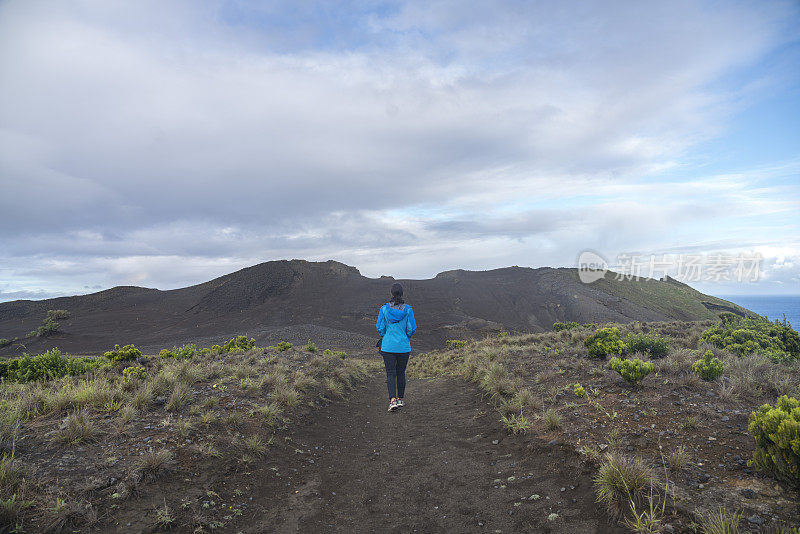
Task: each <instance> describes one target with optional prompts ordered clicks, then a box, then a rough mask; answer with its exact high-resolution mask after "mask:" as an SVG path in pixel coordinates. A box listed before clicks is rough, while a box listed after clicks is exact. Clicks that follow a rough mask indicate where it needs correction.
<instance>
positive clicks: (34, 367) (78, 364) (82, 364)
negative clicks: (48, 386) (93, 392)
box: [0, 349, 107, 382]
mask: <svg viewBox="0 0 800 534" xmlns="http://www.w3.org/2000/svg"><path fill="white" fill-rule="evenodd" d="M105 365H107V363H106V362H105V361H103V360H101V359H100V358H69V357H66V356H64V355H62V354H61V351H60V350H58V349H50V350H48V351H47V352H45V353H44V354H38V355H36V356H29V355H27V354H25V355H23V356H22V357H20V358H13V359H10V360H5V361H0V380H3V381H6V382H30V381H34V380H52V379H55V378H63V377H65V376H75V375H81V374H84V373H87V372H89V371H91V370H94V369H97V368H100V367H103V366H105Z"/></svg>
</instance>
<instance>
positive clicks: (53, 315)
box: [45, 310, 69, 321]
mask: <svg viewBox="0 0 800 534" xmlns="http://www.w3.org/2000/svg"><path fill="white" fill-rule="evenodd" d="M64 319H69V312H68V311H67V310H47V315H46V316H45V321H48V320H50V321H61V320H64Z"/></svg>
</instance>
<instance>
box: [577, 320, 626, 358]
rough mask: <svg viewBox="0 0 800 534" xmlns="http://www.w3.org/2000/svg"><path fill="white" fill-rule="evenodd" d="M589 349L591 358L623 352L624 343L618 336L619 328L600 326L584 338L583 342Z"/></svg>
mask: <svg viewBox="0 0 800 534" xmlns="http://www.w3.org/2000/svg"><path fill="white" fill-rule="evenodd" d="M583 344H584V345H585V346H586V348H587V349H589V356H590V357H591V358H600V359H605V357H606V356H607V355H609V354H618V355H622V354H624V352H625V343H623V342H622V340H621V339H620V337H619V328H617V327H616V326H614V327H611V328H601V329H600V330H598V331H596V332H595V333H594V334H592V335H591V336H589V337H587V338H586V341H584V342H583Z"/></svg>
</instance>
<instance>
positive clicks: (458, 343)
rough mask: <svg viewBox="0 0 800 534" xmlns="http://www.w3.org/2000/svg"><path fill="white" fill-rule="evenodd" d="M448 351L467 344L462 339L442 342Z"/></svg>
mask: <svg viewBox="0 0 800 534" xmlns="http://www.w3.org/2000/svg"><path fill="white" fill-rule="evenodd" d="M444 344H445V345H446V346H447V348H448V349H460V348H461V347H463V346H464V345H466V344H467V342H466V341H464V340H462V339H448V340H447V341H445V342H444Z"/></svg>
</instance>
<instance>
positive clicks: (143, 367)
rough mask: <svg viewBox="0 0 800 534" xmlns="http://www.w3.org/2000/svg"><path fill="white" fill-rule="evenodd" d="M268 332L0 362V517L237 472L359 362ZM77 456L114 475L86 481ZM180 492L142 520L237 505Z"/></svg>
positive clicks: (79, 513)
mask: <svg viewBox="0 0 800 534" xmlns="http://www.w3.org/2000/svg"><path fill="white" fill-rule="evenodd" d="M279 346H280V348H278V347H275V348H274V350H268V349H260V348H257V347H255V346H254V342H253V340H252V339H251V338H245V337H244V336H241V337H237V338H234V339H232V340H231V341H230V342H228V343H225V344H224V346H217V348H211V349H208V348H206V349H198V348H197V347H196V346H194V345H183V346H182V347H173V348H172V349H170V350H166V352H168V353H169V354H170V356H169V357H159V356H163V355H164V352H165V351H162V352H161V354H159V355H158V356H147V355H143V354H142V353H141V351H140V350H139V349H137V348H136V347H134V346H133V345H125V346H120V345H116V346H115V347H114V349H112V350H110V351H108V352H106V353H105V354H104V355H103V356H102V357H94V358H76V357H71V356H68V355H65V354H62V353H61V352H60V351H59V350H58V349H53V350H50V351H47V352H46V353H44V354H39V355H36V356H24V357H22V358H15V359H12V360H5V361H2V362H0V372H2V382H0V453H2V456H0V458H1V460H0V531H5V530H4V529H5V528H6V526H7V525H11V526H12V527H13V528H12V529H13V530H15V531H19V532H22V531H28V532H38V531H44V530H47V529H51V530H52V529H55V530H61V529H64V528H66V527H68V528H69V530H74V531H83V530H87V529H89V527H91V526H92V525H93V524H95V523H97V522H98V521H102V520H103V519H102V518H103V517H106V516H108V514H109V512H113V511H114V510H116V509H119V508H120V506H121V505H123V504H124V503H125V502H126V501H127V500H128V499H133V498H135V496H136V495H137V493H138V492H139V491H140V490H141V489H142V488H143V486H144V485H147V484H153V483H155V481H156V480H160V479H162V478H165V477H174V478H175V480H185V479H187V478H188V479H189V480H191V479H192V477H194V476H195V475H194V473H198V472H204V473H211V474H214V473H221V474H225V473H228V472H230V471H231V470H237V471H245V472H246V471H247V467H243V466H249V465H252V463H253V461H254V459H256V458H259V457H262V456H264V455H265V454H267V452H268V450H269V448H270V447H272V446H274V443H275V442H276V438H275V435H276V434H281V433H285V432H286V431H287V430H288V429H290V428H291V424H292V421H293V420H294V418H295V417H297V416H298V415H299V414H301V413H303V412H305V411H307V410H308V409H309V408H311V407H312V406H316V405H320V404H325V403H327V402H329V401H330V399H332V398H338V397H342V396H343V395H345V394H346V392H347V391H348V390H349V389H351V388H352V387H353V386H354V385H355V384H356V383H357V382H358V381H359V380H362V379H363V378H364V377H365V376H366V366H365V364H364V363H363V362H362V361H360V360H358V359H349V358H346V354H345V353H343V352H339V351H330V350H326V351H324V352H321V353H320V352H316V353H315V352H314V351H307V350H304V351H296V350H294V349H293V347H292V346H291V344H288V343H280V344H279ZM247 347H249V348H247ZM305 348H306V349H307V348H308V346H306V347H305ZM228 349H230V350H228ZM517 424H518V425H519V426H520V428H522V427H524V425H525V423H524V419H522V420H520V421H518V422H517ZM281 439H282V440H283V438H281ZM76 462H77V463H76ZM26 465H29V466H31V468H32V469H26V467H25V466H26ZM77 466H79V469H77V470H76V467H77ZM86 470H89V471H91V472H97V473H100V472H102V473H104V474H103V476H102V477H101V478H102V480H103V481H105V480H109V479H112V480H114V481H115V482H113V483H112V484H111V485H108V484H107V483H105V484H101V485H99V486H94V485H92V484H94V483H93V482H92V481H93V480H94V478H89V477H87V476H86V474H85V473H86ZM203 491H206V490H205V489H204V490H203ZM208 491H211V490H208ZM212 493H213V492H212ZM240 496H241V492H240ZM180 497H181V496H176V495H166V499H164V502H163V504H162V506H160V507H159V508H157V509H154V510H153V514H152V521H153V528H155V529H160V528H171V527H174V526H176V525H178V524H179V523H185V524H186V525H187V528H188V527H189V525H191V527H190V530H195V529H198V528H199V529H200V530H203V531H210V530H214V529H219V528H221V527H223V526H224V525H226V524H229V523H231V522H232V521H234V519H235V517H237V514H239V515H240V514H241V509H232V508H227V507H226V508H224V509H223V508H219V507H211V506H210V507H209V508H208V509H206V508H204V504H203V503H204V501H203V500H198V501H192V502H190V501H188V500H178V499H179V498H180ZM184 499H185V497H184ZM215 499H216V500H219V496H217V497H214V498H212V499H211V500H215ZM240 500H241V499H240ZM205 502H209V501H205ZM72 503H75V504H74V505H73V504H72ZM233 512H236V513H233ZM101 530H102V529H101Z"/></svg>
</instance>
